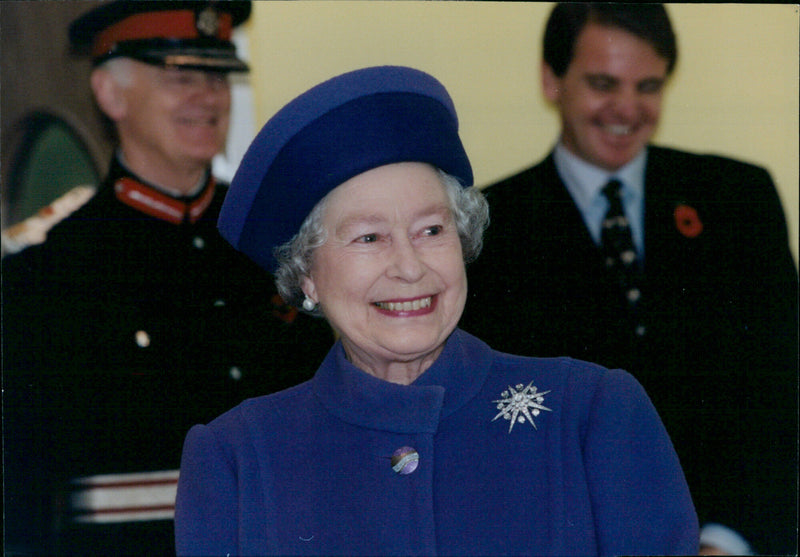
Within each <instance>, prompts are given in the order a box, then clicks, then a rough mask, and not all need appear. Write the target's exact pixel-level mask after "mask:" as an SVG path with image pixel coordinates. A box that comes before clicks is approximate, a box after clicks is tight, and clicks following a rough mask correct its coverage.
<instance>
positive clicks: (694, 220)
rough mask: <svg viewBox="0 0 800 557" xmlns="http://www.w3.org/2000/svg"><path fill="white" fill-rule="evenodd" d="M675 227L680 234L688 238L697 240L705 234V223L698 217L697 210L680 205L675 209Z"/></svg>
mask: <svg viewBox="0 0 800 557" xmlns="http://www.w3.org/2000/svg"><path fill="white" fill-rule="evenodd" d="M674 214H675V226H676V227H677V228H678V232H680V233H681V234H683V235H684V236H686V237H687V238H697V237H698V236H699V235H700V234H701V233H702V232H703V221H701V220H700V217H699V216H698V215H697V209H695V208H694V207H690V206H689V205H684V204H680V205H678V206H677V207H675V213H674Z"/></svg>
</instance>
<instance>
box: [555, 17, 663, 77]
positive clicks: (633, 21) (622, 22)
mask: <svg viewBox="0 0 800 557" xmlns="http://www.w3.org/2000/svg"><path fill="white" fill-rule="evenodd" d="M588 23H597V24H599V25H605V26H608V27H619V28H621V29H623V30H625V31H628V32H629V33H632V34H633V35H636V36H637V37H639V38H640V39H642V40H644V41H646V42H648V43H649V44H650V45H651V46H652V47H653V49H654V50H655V51H656V52H657V53H658V55H659V56H662V57H663V58H665V59H666V60H667V75H669V74H670V73H672V70H673V69H674V67H675V63H676V62H677V60H678V46H677V41H676V39H675V33H674V32H673V30H672V24H671V23H670V20H669V16H668V15H667V10H666V9H665V8H664V6H663V5H662V4H629V3H605V2H603V3H572V2H567V3H559V4H556V6H555V7H554V8H553V11H552V12H551V13H550V17H549V18H548V20H547V26H546V27H545V31H544V47H543V52H544V61H545V62H546V63H547V65H548V66H550V68H551V69H552V70H553V73H555V74H556V75H557V76H558V77H562V76H563V75H564V73H566V71H567V68H568V67H569V64H570V63H571V62H572V58H573V56H574V53H575V43H576V42H577V40H578V35H580V33H581V31H582V30H583V28H584V27H585V26H586V25H587V24H588Z"/></svg>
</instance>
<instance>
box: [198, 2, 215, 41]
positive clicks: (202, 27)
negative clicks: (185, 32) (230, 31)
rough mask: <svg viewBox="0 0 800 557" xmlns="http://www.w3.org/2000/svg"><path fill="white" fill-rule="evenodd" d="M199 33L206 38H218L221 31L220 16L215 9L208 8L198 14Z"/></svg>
mask: <svg viewBox="0 0 800 557" xmlns="http://www.w3.org/2000/svg"><path fill="white" fill-rule="evenodd" d="M195 25H196V26H197V31H198V32H199V33H200V34H201V35H203V36H205V37H216V36H217V32H218V31H219V14H218V13H217V11H216V10H215V9H214V8H206V9H204V10H203V11H202V12H200V13H199V14H197V21H196V22H195Z"/></svg>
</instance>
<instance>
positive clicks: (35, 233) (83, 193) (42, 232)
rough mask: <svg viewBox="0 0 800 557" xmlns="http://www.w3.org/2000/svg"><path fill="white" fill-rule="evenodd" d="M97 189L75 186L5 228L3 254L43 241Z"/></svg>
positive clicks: (2, 235)
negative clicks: (20, 220)
mask: <svg viewBox="0 0 800 557" xmlns="http://www.w3.org/2000/svg"><path fill="white" fill-rule="evenodd" d="M96 191H97V188H96V187H94V186H77V187H74V188H72V189H71V190H69V191H68V192H67V193H65V194H64V195H62V196H61V197H59V198H58V199H56V200H55V201H53V202H52V203H50V205H47V206H46V207H42V208H41V209H39V210H38V211H37V212H36V214H35V215H33V216H30V217H28V218H27V219H25V220H23V221H22V222H18V223H16V224H13V225H11V226H9V227H8V228H6V229H5V230H3V231H2V233H1V236H0V239H1V240H2V244H1V245H2V255H6V254H9V253H16V252H18V251H22V250H23V249H25V248H26V247H28V246H33V245H36V244H41V243H43V242H44V241H45V240H46V239H47V233H48V231H49V230H50V229H51V228H53V227H54V226H55V225H56V224H58V223H59V222H61V221H62V220H64V219H65V218H67V217H68V216H69V215H71V214H72V213H74V212H75V211H76V210H77V209H79V208H80V207H81V206H83V204H84V203H86V202H87V201H89V199H91V198H92V196H93V195H94V194H95V192H96Z"/></svg>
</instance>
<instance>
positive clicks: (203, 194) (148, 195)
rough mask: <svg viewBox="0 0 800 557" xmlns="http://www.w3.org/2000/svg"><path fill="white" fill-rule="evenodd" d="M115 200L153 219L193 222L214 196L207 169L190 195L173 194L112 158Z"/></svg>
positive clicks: (110, 176)
mask: <svg viewBox="0 0 800 557" xmlns="http://www.w3.org/2000/svg"><path fill="white" fill-rule="evenodd" d="M109 181H110V182H111V183H112V184H113V188H114V195H116V197H117V199H118V200H119V201H120V202H121V203H124V204H125V205H128V206H129V207H132V208H133V209H136V210H137V211H139V212H141V213H144V214H146V215H149V216H151V217H155V218H157V219H160V220H163V221H167V222H171V223H173V224H181V223H184V222H190V223H192V224H194V223H195V222H197V221H198V220H199V219H200V217H202V216H203V213H205V212H206V209H208V207H209V206H210V205H211V202H212V201H213V199H214V192H215V189H216V182H215V180H214V177H213V176H212V175H211V172H210V171H209V172H208V174H207V177H206V180H205V182H204V183H203V185H202V186H201V187H200V189H199V190H198V191H197V192H196V193H195V194H193V195H191V196H187V197H175V196H172V195H169V194H168V193H166V192H164V191H162V190H159V189H158V188H156V187H155V186H152V185H150V184H148V183H147V182H145V181H144V180H142V179H141V178H139V177H137V176H136V175H135V174H133V173H132V172H131V171H129V170H128V169H127V168H126V167H125V166H124V165H123V164H122V163H121V162H120V161H119V160H118V159H117V158H116V157H115V158H114V160H113V162H112V166H111V171H110V172H109Z"/></svg>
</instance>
